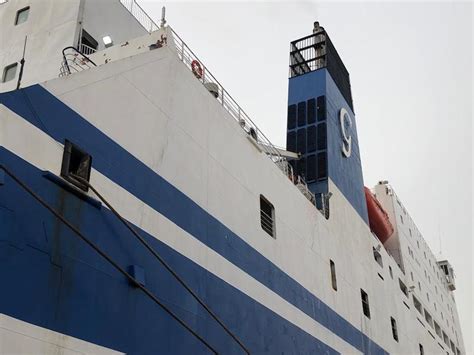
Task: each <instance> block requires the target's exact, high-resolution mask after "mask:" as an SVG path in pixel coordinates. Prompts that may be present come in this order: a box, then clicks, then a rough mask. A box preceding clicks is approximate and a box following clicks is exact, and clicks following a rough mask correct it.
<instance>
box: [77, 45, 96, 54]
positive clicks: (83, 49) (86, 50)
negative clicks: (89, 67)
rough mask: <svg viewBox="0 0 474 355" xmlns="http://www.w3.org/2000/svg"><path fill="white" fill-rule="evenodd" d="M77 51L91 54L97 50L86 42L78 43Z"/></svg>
mask: <svg viewBox="0 0 474 355" xmlns="http://www.w3.org/2000/svg"><path fill="white" fill-rule="evenodd" d="M79 52H81V53H84V54H85V55H91V54H93V53H95V52H97V49H95V48H92V47H90V46H88V45H87V44H83V43H80V44H79Z"/></svg>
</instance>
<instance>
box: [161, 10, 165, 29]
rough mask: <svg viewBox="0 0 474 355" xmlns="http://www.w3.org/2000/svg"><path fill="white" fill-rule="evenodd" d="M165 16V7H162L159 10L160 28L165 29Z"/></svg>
mask: <svg viewBox="0 0 474 355" xmlns="http://www.w3.org/2000/svg"><path fill="white" fill-rule="evenodd" d="M165 15H166V7H164V6H163V7H162V8H161V23H160V27H161V28H163V27H165V25H166V18H165Z"/></svg>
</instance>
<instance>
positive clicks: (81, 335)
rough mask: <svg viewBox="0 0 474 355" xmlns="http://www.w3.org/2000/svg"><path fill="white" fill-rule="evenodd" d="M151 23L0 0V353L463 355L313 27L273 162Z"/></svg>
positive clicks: (405, 218)
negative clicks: (369, 160)
mask: <svg viewBox="0 0 474 355" xmlns="http://www.w3.org/2000/svg"><path fill="white" fill-rule="evenodd" d="M159 22H160V23H159V24H157V23H156V22H155V21H154V20H153V19H152V18H151V17H150V16H149V15H148V14H147V13H146V12H145V11H144V10H143V8H142V7H141V6H140V4H139V3H137V2H136V1H135V0H100V1H98V0H71V1H54V0H43V1H32V0H9V1H5V0H3V1H1V4H0V46H1V48H0V49H1V50H0V74H1V75H2V77H1V79H2V80H1V83H0V265H1V268H0V280H1V284H2V288H1V291H0V353H1V354H420V355H423V354H448V355H451V354H454V355H461V354H465V347H464V343H463V337H462V333H461V328H460V323H459V318H458V312H457V307H456V301H455V297H454V290H455V289H456V284H455V275H454V271H453V268H452V266H451V264H450V262H449V261H448V260H445V259H439V258H437V257H436V256H435V255H434V253H433V252H432V251H431V249H430V247H429V246H428V244H427V243H426V242H425V240H424V238H423V236H422V234H421V232H420V231H419V229H418V228H417V226H416V224H415V222H414V221H413V220H412V218H411V217H410V214H409V213H408V211H407V209H406V208H405V207H404V205H403V203H402V201H401V199H400V198H399V197H398V196H397V194H396V192H395V189H394V187H393V186H391V184H389V183H388V182H387V181H384V180H381V181H380V182H379V183H378V184H377V185H376V186H373V187H370V188H368V187H365V185H364V181H363V174H362V164H361V156H360V150H359V141H358V136H357V127H356V116H355V109H354V105H353V100H352V93H351V83H350V76H349V72H348V70H347V69H346V67H345V65H344V62H343V60H342V58H341V57H340V56H339V54H338V52H337V50H336V47H335V45H334V44H333V42H332V41H331V39H330V37H329V34H328V32H327V31H326V29H325V28H324V27H323V26H321V25H320V24H319V23H318V22H315V23H313V24H310V26H308V28H309V31H308V34H307V35H305V36H303V37H301V38H298V39H295V40H294V41H292V42H291V43H290V48H289V75H288V77H289V82H288V111H287V136H286V138H287V141H286V147H284V148H283V147H277V146H275V145H274V144H272V142H271V141H270V140H269V139H268V138H267V136H266V135H265V134H264V133H263V132H262V131H261V130H260V129H259V128H258V126H257V125H256V124H255V121H254V120H252V119H251V118H250V117H249V115H248V114H247V113H246V112H245V110H244V109H243V108H242V107H241V106H240V105H239V104H238V103H237V101H236V100H235V99H234V98H233V97H232V96H231V95H230V94H229V92H228V91H227V90H226V89H225V88H224V87H223V86H222V85H221V83H220V82H219V81H218V80H217V79H216V78H215V77H214V75H213V74H212V73H211V71H210V70H209V68H208V67H207V66H206V65H205V64H204V63H203V61H201V60H200V59H199V58H198V57H197V56H196V55H195V54H194V52H193V51H192V50H191V49H190V48H189V47H188V46H187V45H186V43H185V42H184V41H183V40H182V39H181V38H180V37H179V35H178V34H177V33H176V32H175V31H174V30H173V28H172V27H171V26H170V25H169V24H167V21H166V18H165V12H164V10H163V15H162V18H161V21H159ZM311 27H312V29H311ZM242 75H245V74H242Z"/></svg>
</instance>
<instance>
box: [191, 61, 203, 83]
mask: <svg viewBox="0 0 474 355" xmlns="http://www.w3.org/2000/svg"><path fill="white" fill-rule="evenodd" d="M191 70H192V72H193V74H194V76H195V77H196V78H198V79H201V78H202V67H201V64H200V63H199V62H198V61H197V60H193V61H192V62H191Z"/></svg>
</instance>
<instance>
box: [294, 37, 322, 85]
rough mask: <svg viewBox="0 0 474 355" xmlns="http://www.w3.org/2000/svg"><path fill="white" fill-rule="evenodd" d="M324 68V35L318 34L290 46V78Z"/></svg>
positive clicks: (301, 39)
mask: <svg viewBox="0 0 474 355" xmlns="http://www.w3.org/2000/svg"><path fill="white" fill-rule="evenodd" d="M325 66H326V34H325V32H318V33H316V34H312V35H309V36H306V37H303V38H300V39H298V40H296V41H293V42H291V44H290V78H292V77H294V76H298V75H302V74H305V73H308V72H310V71H313V70H317V69H320V68H323V67H325Z"/></svg>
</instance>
